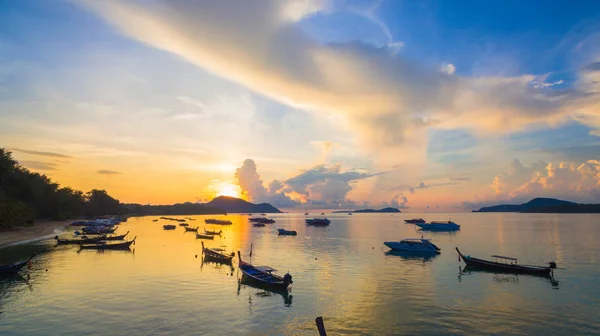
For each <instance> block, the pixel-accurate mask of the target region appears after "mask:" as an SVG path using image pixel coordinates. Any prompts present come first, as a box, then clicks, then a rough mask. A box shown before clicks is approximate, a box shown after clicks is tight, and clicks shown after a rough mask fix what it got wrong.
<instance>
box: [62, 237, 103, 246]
mask: <svg viewBox="0 0 600 336" xmlns="http://www.w3.org/2000/svg"><path fill="white" fill-rule="evenodd" d="M105 238H106V236H101V237H93V238H87V236H82V238H81V239H60V238H58V236H55V237H54V239H56V244H58V245H68V244H94V243H97V242H99V241H101V240H104V239H105Z"/></svg>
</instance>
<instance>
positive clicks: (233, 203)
mask: <svg viewBox="0 0 600 336" xmlns="http://www.w3.org/2000/svg"><path fill="white" fill-rule="evenodd" d="M204 205H205V206H208V207H212V208H219V209H223V210H224V211H225V212H231V213H236V212H237V213H281V211H280V210H279V209H277V208H276V207H274V206H272V205H271V204H268V203H261V204H254V203H250V202H247V201H244V200H243V199H239V198H235V197H229V196H219V197H216V198H215V199H213V200H212V201H210V202H208V203H206V204H204Z"/></svg>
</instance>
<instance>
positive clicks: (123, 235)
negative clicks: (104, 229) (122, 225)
mask: <svg viewBox="0 0 600 336" xmlns="http://www.w3.org/2000/svg"><path fill="white" fill-rule="evenodd" d="M128 234H129V231H127V232H126V233H125V234H122V235H118V236H109V237H104V238H103V239H102V240H125V237H126V236H127V235H128Z"/></svg>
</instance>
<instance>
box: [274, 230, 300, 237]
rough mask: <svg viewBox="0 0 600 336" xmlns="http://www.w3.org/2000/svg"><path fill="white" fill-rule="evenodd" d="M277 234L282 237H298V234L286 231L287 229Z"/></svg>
mask: <svg viewBox="0 0 600 336" xmlns="http://www.w3.org/2000/svg"><path fill="white" fill-rule="evenodd" d="M277 232H278V233H279V235H280V236H296V235H298V232H296V231H291V230H286V229H277Z"/></svg>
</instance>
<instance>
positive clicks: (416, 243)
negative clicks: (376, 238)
mask: <svg viewBox="0 0 600 336" xmlns="http://www.w3.org/2000/svg"><path fill="white" fill-rule="evenodd" d="M383 245H385V246H387V247H389V248H390V249H392V250H394V251H406V252H422V253H440V249H439V247H437V246H435V244H433V243H432V242H431V241H430V240H429V239H423V238H406V239H402V240H401V241H387V242H384V243H383Z"/></svg>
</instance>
